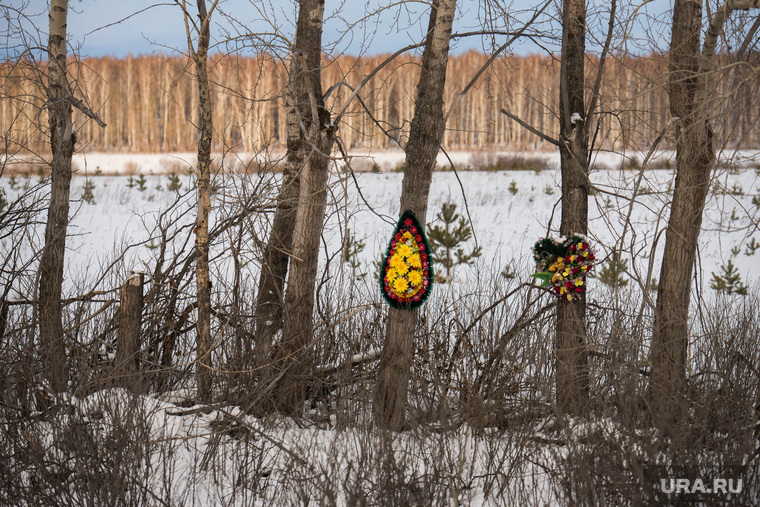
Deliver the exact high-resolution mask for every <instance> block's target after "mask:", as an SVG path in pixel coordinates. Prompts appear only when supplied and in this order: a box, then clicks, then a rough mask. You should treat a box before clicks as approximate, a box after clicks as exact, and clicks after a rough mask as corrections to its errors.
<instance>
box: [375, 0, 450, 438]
mask: <svg viewBox="0 0 760 507" xmlns="http://www.w3.org/2000/svg"><path fill="white" fill-rule="evenodd" d="M455 10H456V0H435V1H434V2H433V5H432V7H431V11H430V21H429V24H428V34H427V42H426V44H425V50H424V52H423V55H422V68H421V71H420V80H419V83H418V84H417V98H416V100H415V112H414V118H413V119H412V124H411V127H410V131H409V142H408V143H407V144H406V147H405V148H404V151H405V153H406V158H405V160H406V163H405V166H404V179H403V182H402V184H401V210H400V213H403V212H404V211H405V210H411V211H413V212H414V214H415V215H416V216H417V219H418V220H419V222H420V224H421V225H423V226H424V225H425V223H426V216H427V205H428V195H429V193H430V184H431V182H432V179H433V169H434V168H435V163H436V157H437V155H438V150H439V149H440V146H441V141H442V139H443V133H444V131H445V127H446V125H445V122H444V116H443V91H444V85H445V83H446V67H447V65H448V54H449V42H450V39H451V28H452V23H453V20H454V11H455ZM418 311H419V309H416V310H411V311H409V310H398V309H395V308H390V309H389V310H388V323H387V326H386V335H385V344H384V346H383V351H382V354H381V356H380V371H379V374H378V380H377V385H376V387H375V392H374V404H373V410H374V417H375V422H376V424H377V425H378V426H380V427H382V428H386V429H389V430H392V431H399V430H401V429H402V428H403V425H404V420H405V417H406V406H407V398H408V390H409V380H410V374H411V365H412V356H413V354H414V346H413V338H414V330H415V327H416V324H417V312H418Z"/></svg>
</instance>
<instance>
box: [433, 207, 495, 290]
mask: <svg viewBox="0 0 760 507" xmlns="http://www.w3.org/2000/svg"><path fill="white" fill-rule="evenodd" d="M436 220H440V221H441V222H443V225H433V226H429V227H428V234H427V235H428V241H429V242H430V248H431V249H432V250H433V260H434V261H435V262H437V263H439V264H440V265H441V266H443V267H444V268H446V276H445V279H443V280H441V281H443V282H444V283H446V282H448V281H450V280H451V271H452V269H453V268H454V266H457V265H459V264H472V263H473V262H474V261H475V259H476V258H478V257H480V255H481V253H482V250H481V248H480V247H479V246H476V247H474V248H473V249H472V250H471V251H470V252H469V253H465V251H464V248H461V247H462V246H463V244H464V243H466V242H467V241H468V240H469V239H470V238H471V237H472V228H471V227H470V226H469V225H468V223H467V220H465V219H464V218H463V217H462V216H460V215H459V213H457V205H456V204H454V203H451V202H446V203H443V205H442V207H441V211H439V212H438V213H437V214H436ZM440 278H442V277H440Z"/></svg>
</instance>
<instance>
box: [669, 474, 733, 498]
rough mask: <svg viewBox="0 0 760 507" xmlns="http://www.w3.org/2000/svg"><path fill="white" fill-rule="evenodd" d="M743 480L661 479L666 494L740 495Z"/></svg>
mask: <svg viewBox="0 0 760 507" xmlns="http://www.w3.org/2000/svg"><path fill="white" fill-rule="evenodd" d="M742 486H743V484H742V479H723V478H714V479H701V478H699V477H697V478H696V479H686V478H671V479H660V490H661V491H662V492H663V493H666V494H669V495H670V494H675V495H681V494H697V493H701V494H704V495H710V494H716V495H719V494H724V495H728V494H739V493H741V492H742Z"/></svg>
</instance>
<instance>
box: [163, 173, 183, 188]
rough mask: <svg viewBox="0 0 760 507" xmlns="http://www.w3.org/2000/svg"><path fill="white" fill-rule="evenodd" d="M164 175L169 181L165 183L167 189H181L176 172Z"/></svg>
mask: <svg viewBox="0 0 760 507" xmlns="http://www.w3.org/2000/svg"><path fill="white" fill-rule="evenodd" d="M166 177H167V178H169V183H167V184H166V188H167V190H169V191H170V192H179V191H180V190H182V182H181V181H180V180H179V176H177V173H171V174H169V175H167V176H166Z"/></svg>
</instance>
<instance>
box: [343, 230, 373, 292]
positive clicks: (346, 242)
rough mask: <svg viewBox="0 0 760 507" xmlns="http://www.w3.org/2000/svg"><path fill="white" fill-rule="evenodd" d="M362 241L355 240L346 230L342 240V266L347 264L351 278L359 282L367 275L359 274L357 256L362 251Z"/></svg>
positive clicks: (349, 231)
mask: <svg viewBox="0 0 760 507" xmlns="http://www.w3.org/2000/svg"><path fill="white" fill-rule="evenodd" d="M364 246H365V245H364V241H361V240H358V239H356V236H354V235H352V234H351V229H348V228H347V229H346V237H345V238H344V239H343V256H342V257H343V264H347V265H348V267H350V268H351V276H352V277H353V278H354V279H355V280H361V279H362V278H364V277H365V276H366V275H367V273H360V272H359V266H361V264H360V263H359V254H360V253H361V251H362V250H364Z"/></svg>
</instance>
